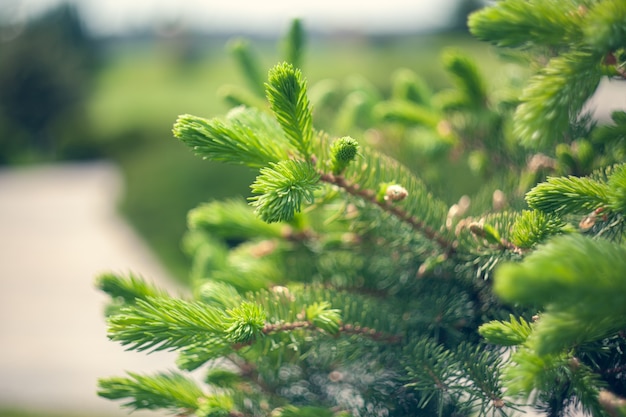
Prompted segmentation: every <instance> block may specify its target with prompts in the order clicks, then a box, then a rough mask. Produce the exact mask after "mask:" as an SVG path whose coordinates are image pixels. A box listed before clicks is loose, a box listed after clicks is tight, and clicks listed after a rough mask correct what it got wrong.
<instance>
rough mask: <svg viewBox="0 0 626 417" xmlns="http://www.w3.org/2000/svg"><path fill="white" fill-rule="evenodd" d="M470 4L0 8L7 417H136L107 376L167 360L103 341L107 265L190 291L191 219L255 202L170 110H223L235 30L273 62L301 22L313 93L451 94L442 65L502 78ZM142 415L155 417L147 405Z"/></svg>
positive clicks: (0, 282) (0, 355)
mask: <svg viewBox="0 0 626 417" xmlns="http://www.w3.org/2000/svg"><path fill="white" fill-rule="evenodd" d="M480 6H481V2H480V1H474V0H440V1H438V2H432V1H425V0H424V1H422V0H413V1H406V0H386V1H385V2H362V1H358V2H357V1H344V2H338V1H330V0H328V1H327V0H318V1H315V2H313V1H299V2H294V1H288V0H282V1H281V0H272V1H271V0H267V1H263V2H257V1H251V0H231V1H228V2H217V1H201V0H187V1H184V2H183V1H175V0H164V1H156V0H153V1H150V0H135V1H128V0H107V1H101V0H83V1H79V0H76V1H74V2H69V3H68V2H60V1H56V0H28V1H15V0H3V1H2V2H1V3H0V337H1V338H2V344H0V346H1V347H0V417H9V416H11V417H17V416H57V415H58V416H61V415H63V416H72V415H74V416H87V415H90V416H92V415H96V416H97V415H101V416H116V415H126V411H120V410H118V407H119V405H118V404H113V403H110V402H108V401H105V400H103V399H100V398H98V397H97V396H96V394H95V391H96V379H97V378H98V377H99V376H102V377H104V376H111V375H120V374H122V373H123V372H124V370H131V371H144V370H146V371H148V370H156V369H158V370H163V369H167V368H168V367H171V366H172V365H171V359H172V357H171V356H168V355H167V354H162V355H161V354H159V355H157V354H153V355H149V356H146V355H138V354H132V353H128V352H124V351H123V349H122V348H121V347H119V346H117V345H115V344H113V343H111V342H108V341H107V339H106V327H105V323H104V319H103V318H102V309H103V305H104V302H105V298H104V297H103V296H101V295H100V294H99V293H98V292H97V291H96V290H95V289H94V288H93V282H94V278H95V277H96V275H97V274H99V273H101V272H104V271H106V270H115V271H118V272H127V271H133V272H136V273H139V274H141V275H143V276H145V277H147V278H148V279H149V280H152V281H154V282H156V283H158V285H161V286H164V287H167V288H169V289H170V290H172V291H177V292H181V293H184V292H185V285H184V283H185V280H186V278H187V272H186V271H187V267H188V261H187V258H186V257H185V255H184V253H183V250H182V249H181V238H182V236H183V234H184V231H185V217H186V213H187V211H188V210H190V209H191V208H193V207H195V206H196V205H197V204H199V203H201V202H205V201H210V200H214V199H222V198H225V197H232V196H243V197H246V196H248V195H249V184H250V183H251V181H252V179H253V178H254V175H255V173H254V172H251V171H248V170H246V169H243V168H233V167H229V166H223V165H219V164H213V163H210V162H207V161H202V160H200V159H198V158H196V157H194V156H193V155H192V154H191V152H190V151H189V150H188V149H187V148H186V147H185V146H184V145H182V144H181V143H179V142H177V141H176V140H175V139H173V138H172V135H171V127H172V124H173V122H174V121H175V119H176V117H177V115H179V114H182V113H191V114H195V115H200V116H206V117H212V116H216V115H219V114H223V113H224V112H225V111H227V110H228V108H229V104H228V103H227V102H225V101H224V100H223V86H225V85H238V84H242V83H243V76H242V74H240V73H239V70H238V67H237V65H236V63H235V60H234V59H233V57H232V54H231V52H232V48H233V45H234V44H235V42H238V41H237V39H239V41H241V39H242V38H245V39H246V42H248V43H249V45H250V46H251V47H252V48H253V50H254V51H255V53H256V54H257V55H258V57H259V58H260V59H261V61H262V62H263V63H264V64H265V66H266V68H267V69H269V68H270V67H271V66H273V65H274V64H275V63H276V62H278V60H279V59H280V57H281V54H280V50H279V49H280V38H281V36H282V35H283V34H284V33H285V32H286V31H287V29H288V27H289V23H290V21H291V19H293V18H300V19H302V22H303V25H304V28H305V30H306V32H307V34H308V39H307V44H306V53H305V58H304V62H303V65H302V67H303V68H302V69H303V71H304V74H305V76H306V77H307V79H308V80H309V82H310V83H316V82H318V81H321V80H325V79H333V80H335V82H337V83H339V85H341V83H349V82H353V81H354V77H355V75H356V76H359V77H362V79H366V80H368V82H370V83H371V85H372V86H373V87H374V88H376V89H377V90H378V91H380V92H381V93H382V94H385V93H387V92H388V91H389V90H390V88H391V84H390V83H391V77H390V74H392V73H393V72H394V71H395V70H396V69H397V68H400V67H406V68H410V69H412V70H414V71H415V72H417V73H419V74H421V75H422V76H423V77H424V78H425V79H426V80H427V82H428V84H429V85H430V86H431V88H432V89H433V90H438V89H441V88H445V87H447V86H449V85H450V80H449V79H448V78H447V76H446V75H445V74H444V71H443V69H442V67H441V64H440V60H439V56H440V53H441V51H442V49H443V48H446V47H449V46H453V47H456V48H460V49H463V50H464V51H465V52H467V54H469V55H471V56H473V57H474V58H476V59H477V62H478V64H479V65H480V66H481V67H482V68H483V69H484V70H485V71H486V72H487V73H489V71H492V72H495V71H497V69H496V68H497V67H496V66H495V64H494V62H496V59H497V57H496V56H495V55H494V53H493V51H492V50H491V49H490V48H489V46H488V45H485V44H482V43H479V42H477V41H475V40H473V39H472V38H471V37H470V36H469V35H468V32H467V28H466V26H465V22H466V17H467V15H468V13H469V12H471V11H472V10H474V9H476V8H478V7H480ZM137 415H157V414H156V413H137Z"/></svg>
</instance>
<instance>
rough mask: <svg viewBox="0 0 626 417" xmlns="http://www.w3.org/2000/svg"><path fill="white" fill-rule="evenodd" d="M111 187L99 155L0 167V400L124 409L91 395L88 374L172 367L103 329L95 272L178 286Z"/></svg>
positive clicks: (115, 181)
mask: <svg viewBox="0 0 626 417" xmlns="http://www.w3.org/2000/svg"><path fill="white" fill-rule="evenodd" d="M120 191H121V178H120V176H119V173H118V172H117V170H116V169H115V168H114V167H113V166H112V165H109V164H106V163H96V164H70V165H49V166H42V167H35V168H19V169H12V170H0V339H1V341H2V342H1V344H0V408H9V407H15V408H24V409H29V410H47V411H58V412H72V413H74V412H76V413H83V414H84V415H105V416H123V415H124V416H125V415H128V411H126V410H120V408H119V404H118V403H113V402H112V401H108V400H104V399H101V398H99V397H97V396H96V394H95V392H96V381H97V379H98V378H99V377H105V376H122V375H124V371H125V370H130V371H139V372H152V371H156V370H167V369H171V368H173V367H174V364H173V355H172V354H169V353H164V354H161V353H155V354H152V355H145V354H138V353H135V352H126V351H124V349H123V348H122V347H121V346H120V345H118V344H116V343H113V342H110V341H108V339H107V337H106V326H105V322H104V319H103V316H102V310H103V306H104V303H105V301H106V296H105V295H103V294H101V293H100V292H98V291H97V290H96V289H95V288H94V279H95V277H96V276H97V275H98V274H99V273H101V272H105V271H115V272H122V273H125V272H129V271H133V272H135V273H137V274H140V275H142V276H143V277H145V278H147V279H148V280H150V281H152V282H154V283H156V284H157V285H159V286H161V287H164V288H168V289H170V290H171V291H173V293H180V292H181V291H182V290H181V289H179V288H173V287H174V283H173V282H172V281H171V280H170V279H169V278H168V276H167V273H166V272H165V271H164V270H163V268H162V267H161V266H160V265H159V263H158V262H157V260H156V259H155V258H154V257H153V256H152V254H151V253H150V252H149V251H148V250H147V248H146V246H145V244H144V243H143V242H142V241H141V240H140V239H139V238H138V236H137V235H136V234H135V233H134V231H133V230H132V229H131V228H130V227H129V226H128V225H127V224H126V223H125V222H124V221H123V220H122V219H121V218H120V217H119V216H118V214H117V213H116V210H115V204H116V201H117V197H118V195H119V193H120ZM173 244H175V242H174V243H173ZM133 415H135V416H157V415H159V414H157V413H153V412H142V413H134V414H133ZM161 415H164V414H161Z"/></svg>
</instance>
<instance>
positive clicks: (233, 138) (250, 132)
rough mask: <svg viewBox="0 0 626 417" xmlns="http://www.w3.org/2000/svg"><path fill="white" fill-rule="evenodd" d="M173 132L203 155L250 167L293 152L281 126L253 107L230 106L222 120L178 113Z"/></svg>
mask: <svg viewBox="0 0 626 417" xmlns="http://www.w3.org/2000/svg"><path fill="white" fill-rule="evenodd" d="M173 133H174V136H175V137H176V138H178V139H180V140H181V141H182V142H184V143H185V144H186V145H187V146H189V147H190V148H191V149H192V150H193V151H194V153H195V154H196V155H198V156H200V157H202V158H206V159H209V160H212V161H219V162H226V163H230V164H236V165H246V166H249V167H251V168H262V167H264V166H266V165H267V164H268V163H270V162H278V161H281V160H283V159H286V158H288V156H289V153H290V151H292V148H291V146H290V144H289V142H288V141H287V139H286V138H285V136H284V134H283V132H282V130H281V128H280V125H278V124H277V123H276V121H275V120H274V119H272V118H271V117H270V116H269V115H267V114H265V113H262V112H261V111H259V110H256V109H244V108H236V109H233V110H232V111H231V112H230V113H229V114H228V116H227V117H226V119H225V120H222V119H219V118H214V119H205V118H202V117H198V116H192V115H189V114H186V115H181V116H179V117H178V119H177V120H176V123H175V124H174V128H173Z"/></svg>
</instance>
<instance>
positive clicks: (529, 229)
mask: <svg viewBox="0 0 626 417" xmlns="http://www.w3.org/2000/svg"><path fill="white" fill-rule="evenodd" d="M566 230H568V227H567V224H566V223H565V222H564V221H563V220H562V219H561V218H560V217H559V216H558V215H557V214H556V213H554V212H548V211H540V210H523V211H522V213H521V214H520V216H519V217H518V218H517V220H516V221H515V223H514V224H513V228H512V231H511V242H512V243H513V244H514V245H515V246H517V247H519V248H522V249H529V248H532V247H533V246H535V245H538V244H540V243H542V242H544V241H545V240H546V239H547V238H548V237H551V236H554V235H557V234H560V233H564V232H565V231H566Z"/></svg>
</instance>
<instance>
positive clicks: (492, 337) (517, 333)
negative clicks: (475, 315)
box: [478, 314, 532, 346]
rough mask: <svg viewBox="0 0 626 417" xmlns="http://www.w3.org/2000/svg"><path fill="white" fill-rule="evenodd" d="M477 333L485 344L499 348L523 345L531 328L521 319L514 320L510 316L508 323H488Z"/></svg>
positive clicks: (513, 317) (495, 321)
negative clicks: (499, 346) (484, 340)
mask: <svg viewBox="0 0 626 417" xmlns="http://www.w3.org/2000/svg"><path fill="white" fill-rule="evenodd" d="M478 332H479V333H480V335H481V336H482V337H484V338H485V339H486V340H487V342H489V343H493V344H496V345H501V346H517V345H521V344H523V343H524V342H525V341H526V340H527V339H528V337H529V336H530V334H531V332H532V326H531V324H530V323H528V322H527V321H526V320H524V319H523V318H521V317H520V318H519V319H516V318H515V316H513V315H512V314H511V315H509V321H497V320H494V321H490V322H489V323H485V324H483V325H481V326H480V327H479V328H478Z"/></svg>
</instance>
